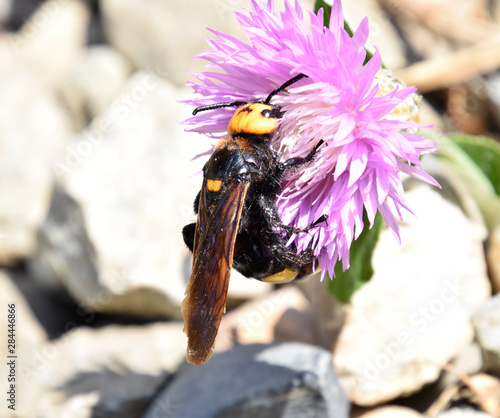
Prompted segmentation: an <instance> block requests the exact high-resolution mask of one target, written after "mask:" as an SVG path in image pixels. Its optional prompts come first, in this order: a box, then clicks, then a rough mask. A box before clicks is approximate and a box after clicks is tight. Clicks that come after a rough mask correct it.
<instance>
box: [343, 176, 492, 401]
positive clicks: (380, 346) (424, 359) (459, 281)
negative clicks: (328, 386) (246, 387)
mask: <svg viewBox="0 0 500 418" xmlns="http://www.w3.org/2000/svg"><path fill="white" fill-rule="evenodd" d="M407 204H408V206H409V207H410V208H411V209H412V210H413V211H414V213H415V214H416V218H415V217H413V216H411V215H407V217H406V221H405V222H404V223H403V224H402V225H401V240H402V245H401V246H398V244H397V243H396V242H395V240H394V237H393V236H392V235H391V233H390V232H389V231H388V230H384V231H382V233H381V237H380V240H379V243H378V244H377V248H376V251H375V255H374V260H373V265H374V270H375V273H374V276H373V277H372V279H371V281H370V282H369V283H368V284H366V285H365V286H363V287H362V288H361V289H360V290H359V291H358V292H357V293H356V294H355V295H354V297H353V299H352V306H351V307H350V309H349V310H348V314H347V319H346V323H345V325H344V328H343V330H342V332H341V335H340V338H339V341H338V343H337V346H336V350H335V356H334V360H335V364H336V370H337V372H338V374H339V376H340V379H341V382H342V384H343V387H344V389H345V390H346V392H347V393H348V396H349V398H350V399H351V400H353V401H354V402H355V403H357V404H359V405H374V404H378V403H381V402H384V401H387V400H390V399H394V398H396V397H398V396H400V395H403V394H407V393H412V392H415V391H417V390H419V389H420V388H421V387H422V386H423V385H425V384H427V383H429V382H432V381H434V380H436V379H437V378H438V376H439V373H440V371H441V365H444V364H446V363H447V362H448V361H449V360H450V359H452V358H453V357H455V356H456V355H457V354H458V353H459V352H460V351H461V350H462V349H463V348H464V347H466V346H467V344H469V343H470V341H471V340H472V338H473V329H472V326H471V323H470V315H471V313H472V312H473V311H474V310H475V308H477V307H478V306H479V305H480V304H481V303H483V302H484V301H485V300H486V299H487V298H488V297H489V294H490V285H489V282H488V277H487V274H486V266H485V261H484V254H483V248H482V241H483V239H484V238H485V231H484V229H483V228H482V227H478V226H477V225H475V224H471V222H470V221H469V220H468V219H467V218H466V217H465V216H464V215H463V213H462V212H461V211H460V210H459V209H458V208H457V207H456V206H454V205H453V204H451V203H449V202H447V201H445V200H444V199H443V198H442V197H441V196H440V195H439V194H438V193H437V192H436V191H433V190H431V189H430V188H429V187H428V186H420V187H418V188H416V189H414V190H412V191H410V192H408V193H407Z"/></svg>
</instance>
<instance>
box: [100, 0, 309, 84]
mask: <svg viewBox="0 0 500 418" xmlns="http://www.w3.org/2000/svg"><path fill="white" fill-rule="evenodd" d="M282 3H283V2H282V1H276V4H277V5H276V9H280V8H281V9H282V7H283V6H282ZM302 3H305V4H303V7H304V9H306V10H313V4H314V2H313V1H311V0H307V1H305V2H302ZM100 4H101V11H102V14H103V22H104V31H105V33H106V34H107V37H108V39H109V41H110V43H111V44H112V45H113V46H114V47H115V48H116V49H118V50H119V51H120V52H122V53H123V54H124V55H125V56H126V57H128V58H129V59H130V60H131V61H132V62H133V63H134V65H135V66H136V67H137V68H142V69H148V70H156V71H158V72H161V74H162V76H163V77H165V78H168V79H169V80H171V81H173V82H175V83H176V84H178V85H183V84H184V83H185V82H186V81H187V80H188V79H192V77H191V76H190V75H189V74H188V71H192V72H200V71H202V70H203V66H204V65H205V63H206V62H205V61H203V60H201V59H198V60H195V59H194V56H196V55H198V54H199V53H201V52H202V51H203V50H205V49H208V48H209V46H208V44H207V43H206V41H205V38H206V37H207V36H209V37H210V38H216V36H215V35H214V34H212V33H210V32H208V31H207V29H206V28H213V29H216V30H218V31H222V32H225V33H230V34H232V35H236V36H238V38H239V39H241V40H242V41H246V36H245V35H244V33H243V31H242V30H241V29H240V28H239V27H238V25H237V23H236V19H235V16H234V12H235V11H240V12H241V11H243V8H251V2H250V1H249V0H241V1H232V0H215V1H204V0H194V1H189V2H187V1H164V0H149V1H148V3H147V7H145V6H144V2H142V1H141V0H128V1H126V2H123V1H121V0H103V1H102V2H101V3H100ZM280 4H281V5H280ZM194 11H196V12H194Z"/></svg>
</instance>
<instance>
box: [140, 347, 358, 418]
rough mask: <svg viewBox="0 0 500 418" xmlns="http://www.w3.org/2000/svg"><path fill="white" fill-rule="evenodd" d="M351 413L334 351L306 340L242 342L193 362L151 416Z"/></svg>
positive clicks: (335, 417)
mask: <svg viewBox="0 0 500 418" xmlns="http://www.w3.org/2000/svg"><path fill="white" fill-rule="evenodd" d="M172 416H176V417H190V418H196V417H200V418H201V417H203V418H205V417H215V416H217V417H236V416H237V417H242V418H247V417H248V418H249V417H256V416H258V417H262V418H268V417H269V418H271V417H283V418H291V417H297V418H298V417H305V416H308V417H331V418H342V417H348V416H349V401H348V400H347V398H346V397H345V396H344V394H343V393H342V389H341V388H340V386H339V384H338V381H337V378H336V376H335V373H334V371H333V368H332V358H331V354H330V353H329V352H328V351H326V350H323V349H320V348H317V347H313V346H309V345H306V344H301V343H281V344H271V345H263V344H252V345H240V346H236V347H234V349H232V350H230V351H227V352H224V353H221V354H218V355H214V356H213V357H212V358H211V359H210V361H209V362H207V363H205V364H204V365H203V366H201V367H196V366H192V365H189V366H188V367H187V368H186V369H185V370H184V371H183V372H182V373H180V374H179V375H178V376H177V377H176V379H175V380H174V381H173V382H172V383H171V384H170V385H169V386H168V387H167V388H166V389H164V390H163V391H162V392H161V393H160V395H159V396H158V397H157V399H156V400H155V401H154V402H153V403H152V404H151V406H150V408H149V409H148V411H147V413H146V414H145V418H152V417H155V418H160V417H172Z"/></svg>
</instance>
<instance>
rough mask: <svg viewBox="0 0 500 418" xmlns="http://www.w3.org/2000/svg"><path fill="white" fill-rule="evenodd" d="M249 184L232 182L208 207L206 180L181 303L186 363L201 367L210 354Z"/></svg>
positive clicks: (223, 302)
mask: <svg viewBox="0 0 500 418" xmlns="http://www.w3.org/2000/svg"><path fill="white" fill-rule="evenodd" d="M248 186H249V183H241V182H236V181H233V182H232V183H230V184H229V185H228V187H227V190H226V192H225V193H224V195H223V196H222V197H221V198H220V199H219V200H218V201H217V202H216V203H215V204H214V205H213V206H211V207H208V204H207V199H206V197H207V193H208V192H207V188H206V179H205V180H204V182H203V188H202V191H201V196H200V204H199V209H198V221H197V223H196V232H195V237H194V247H193V269H192V272H191V277H190V279H189V282H188V284H187V288H186V297H185V299H184V301H183V302H182V316H183V318H184V324H185V325H184V332H185V333H186V335H187V337H188V349H187V360H188V361H189V362H190V363H193V364H196V365H201V364H202V363H203V362H205V361H206V360H208V359H209V358H210V356H211V355H212V350H213V345H214V342H215V337H216V336H217V332H218V330H219V324H220V321H221V319H222V314H223V313H224V311H225V307H226V295H227V288H228V285H229V276H230V274H231V266H232V264H233V251H234V244H235V241H236V235H237V233H238V227H239V224H240V218H241V212H242V209H243V205H244V203H245V197H246V194H247V190H248Z"/></svg>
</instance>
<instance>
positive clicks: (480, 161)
mask: <svg viewBox="0 0 500 418" xmlns="http://www.w3.org/2000/svg"><path fill="white" fill-rule="evenodd" d="M449 138H450V139H451V140H452V141H453V142H454V143H455V144H457V145H458V146H459V147H460V148H462V149H463V150H464V151H465V152H466V153H467V155H468V156H469V157H470V158H472V159H473V160H474V162H475V163H476V164H477V165H478V166H479V168H481V170H482V171H483V173H484V174H485V175H486V177H488V179H489V180H490V182H491V184H492V185H493V188H494V189H495V193H496V194H497V195H498V196H500V144H499V143H498V142H496V141H494V140H493V139H491V138H488V137H486V136H473V135H466V134H463V133H455V134H451V135H449Z"/></svg>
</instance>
